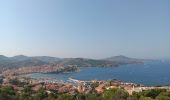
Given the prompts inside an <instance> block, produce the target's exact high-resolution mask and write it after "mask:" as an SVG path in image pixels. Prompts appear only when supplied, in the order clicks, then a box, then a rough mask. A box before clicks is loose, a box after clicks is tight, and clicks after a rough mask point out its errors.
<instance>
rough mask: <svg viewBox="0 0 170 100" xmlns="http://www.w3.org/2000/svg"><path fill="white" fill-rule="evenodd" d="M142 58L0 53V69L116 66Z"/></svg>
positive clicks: (136, 61) (138, 61)
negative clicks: (68, 56) (90, 57)
mask: <svg viewBox="0 0 170 100" xmlns="http://www.w3.org/2000/svg"><path fill="white" fill-rule="evenodd" d="M143 61H144V60H143V59H136V58H128V57H125V56H122V55H121V56H114V57H110V58H106V59H101V60H96V59H87V58H64V59H60V58H56V57H49V56H34V57H28V56H24V55H18V56H14V57H5V56H3V55H0V70H5V69H8V68H19V67H29V66H41V65H53V64H60V65H63V66H67V65H76V66H78V67H108V66H112V67H116V66H119V65H122V64H134V63H135V64H136V63H143Z"/></svg>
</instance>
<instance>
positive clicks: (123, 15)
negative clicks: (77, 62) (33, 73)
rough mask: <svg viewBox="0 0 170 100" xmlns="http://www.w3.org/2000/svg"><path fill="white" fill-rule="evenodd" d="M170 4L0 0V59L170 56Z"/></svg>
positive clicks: (153, 0)
mask: <svg viewBox="0 0 170 100" xmlns="http://www.w3.org/2000/svg"><path fill="white" fill-rule="evenodd" d="M169 5H170V0H1V1H0V55H6V56H14V55H20V54H23V55H27V56H54V57H63V58H64V57H85V58H105V57H110V56H116V55H126V56H129V57H137V58H170V6H169Z"/></svg>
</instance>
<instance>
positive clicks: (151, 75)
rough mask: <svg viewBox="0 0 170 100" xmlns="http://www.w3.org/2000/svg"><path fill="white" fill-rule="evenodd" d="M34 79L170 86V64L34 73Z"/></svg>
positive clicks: (149, 63)
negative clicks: (72, 79)
mask: <svg viewBox="0 0 170 100" xmlns="http://www.w3.org/2000/svg"><path fill="white" fill-rule="evenodd" d="M31 77H32V78H45V77H47V78H56V79H59V80H64V81H66V80H67V79H68V78H70V77H72V78H74V79H78V80H94V79H97V80H109V79H118V80H122V81H126V82H134V83H141V84H144V85H167V84H170V62H168V61H166V62H147V63H145V64H134V65H122V66H120V67H116V68H114V67H107V68H100V67H87V68H80V71H79V72H73V73H48V74H41V73H34V74H31Z"/></svg>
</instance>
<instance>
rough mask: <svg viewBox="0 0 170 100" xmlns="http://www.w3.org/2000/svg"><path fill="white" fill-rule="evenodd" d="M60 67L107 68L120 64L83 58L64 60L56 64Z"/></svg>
mask: <svg viewBox="0 0 170 100" xmlns="http://www.w3.org/2000/svg"><path fill="white" fill-rule="evenodd" d="M57 63H58V64H60V65H76V66H77V67H108V66H110V67H111V66H113V67H116V66H119V65H120V64H121V63H117V62H114V61H105V60H95V59H85V58H65V59H62V60H60V61H58V62H57Z"/></svg>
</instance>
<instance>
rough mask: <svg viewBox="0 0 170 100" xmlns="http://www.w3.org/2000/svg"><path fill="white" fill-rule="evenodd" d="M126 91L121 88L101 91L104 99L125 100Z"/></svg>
mask: <svg viewBox="0 0 170 100" xmlns="http://www.w3.org/2000/svg"><path fill="white" fill-rule="evenodd" d="M127 97H128V93H127V92H126V91H124V90H123V89H109V90H106V91H105V92H104V93H103V99H104V100H126V99H127Z"/></svg>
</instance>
